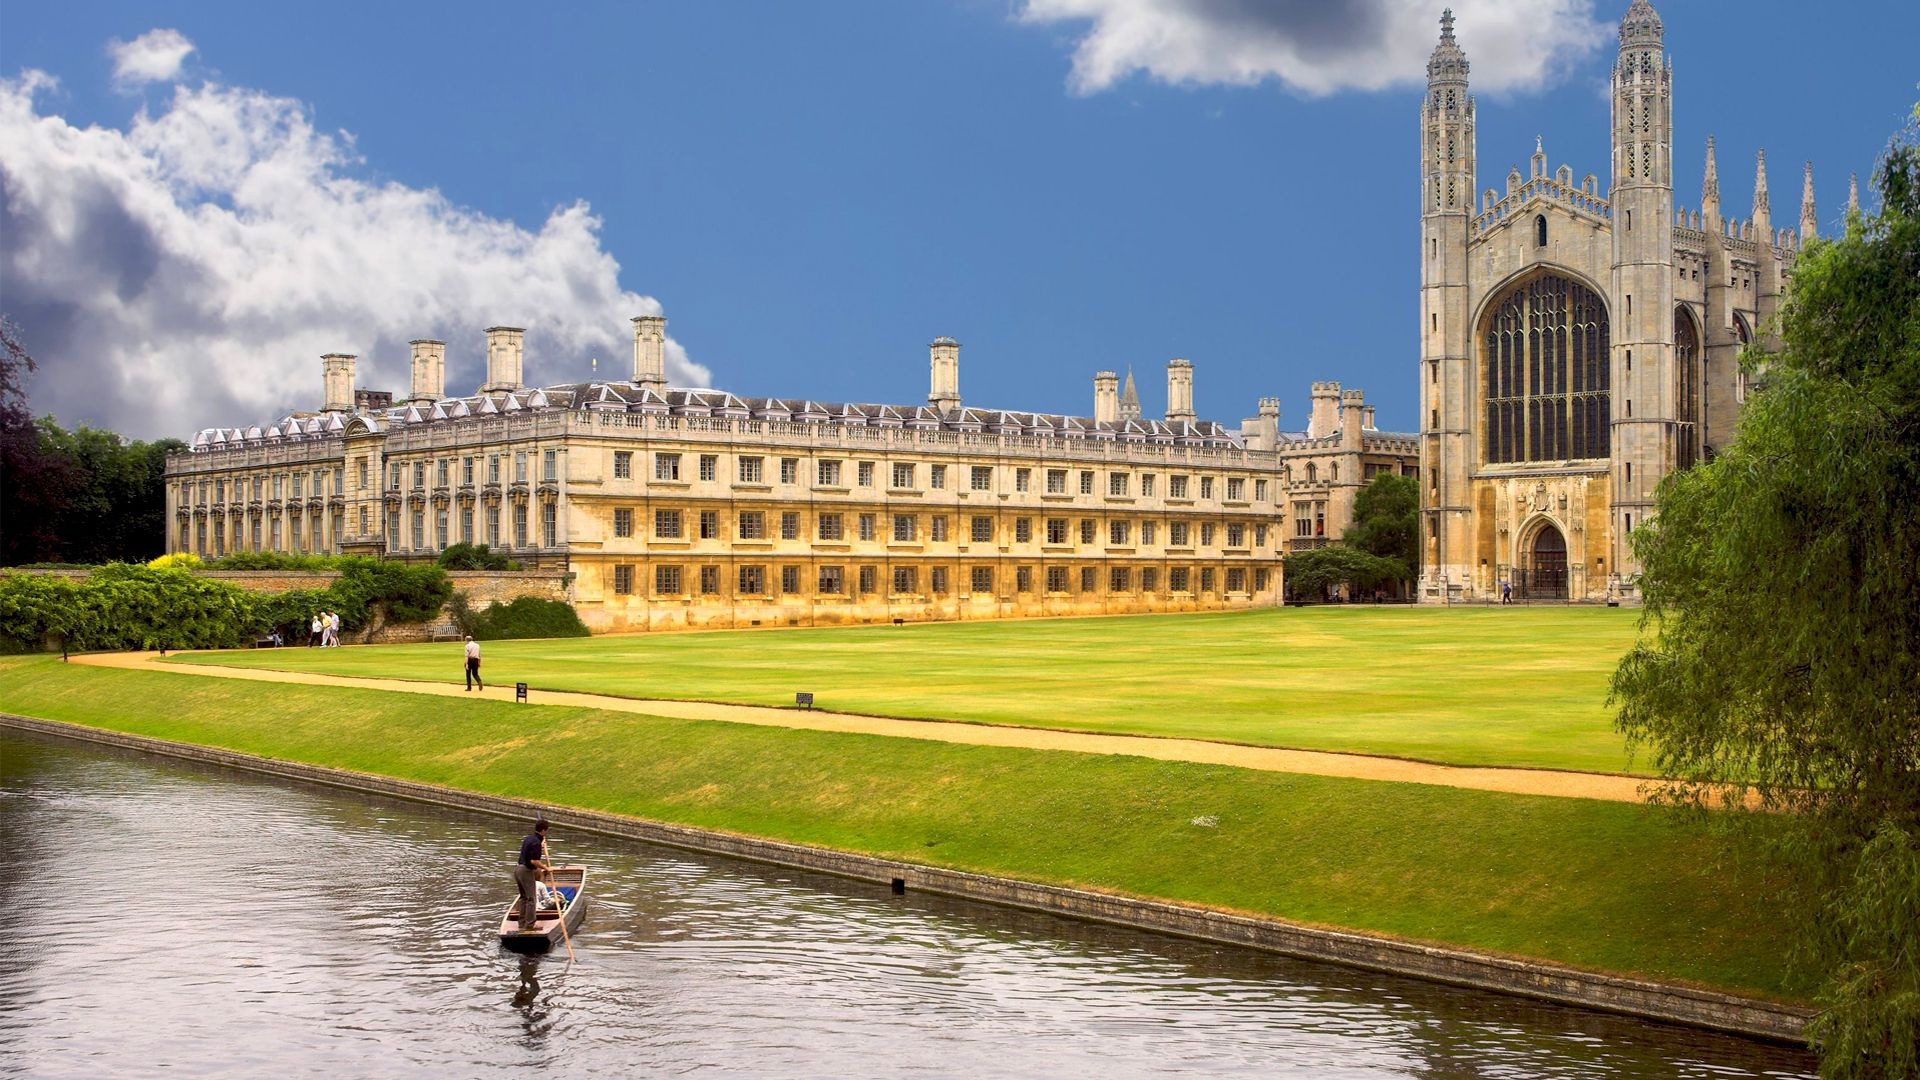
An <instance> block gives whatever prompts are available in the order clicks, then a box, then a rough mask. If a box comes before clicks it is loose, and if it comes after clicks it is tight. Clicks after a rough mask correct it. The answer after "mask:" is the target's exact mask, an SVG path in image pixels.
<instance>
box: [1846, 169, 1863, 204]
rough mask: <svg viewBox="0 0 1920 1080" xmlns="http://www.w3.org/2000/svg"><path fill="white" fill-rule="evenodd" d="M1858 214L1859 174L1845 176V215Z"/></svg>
mask: <svg viewBox="0 0 1920 1080" xmlns="http://www.w3.org/2000/svg"><path fill="white" fill-rule="evenodd" d="M1859 212H1860V174H1859V173H1848V174H1847V213H1849V214H1857V213H1859Z"/></svg>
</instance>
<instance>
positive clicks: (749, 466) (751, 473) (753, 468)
mask: <svg viewBox="0 0 1920 1080" xmlns="http://www.w3.org/2000/svg"><path fill="white" fill-rule="evenodd" d="M762 460H763V459H761V458H757V457H743V458H741V459H740V482H741V483H743V484H758V483H760V477H761V469H760V466H761V462H762Z"/></svg>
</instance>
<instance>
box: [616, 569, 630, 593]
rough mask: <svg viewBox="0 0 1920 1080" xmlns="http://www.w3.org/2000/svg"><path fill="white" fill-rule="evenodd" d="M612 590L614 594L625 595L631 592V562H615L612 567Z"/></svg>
mask: <svg viewBox="0 0 1920 1080" xmlns="http://www.w3.org/2000/svg"><path fill="white" fill-rule="evenodd" d="M613 591H614V594H615V595H618V596H627V595H629V594H631V593H632V592H633V564H632V563H616V564H614V567H613Z"/></svg>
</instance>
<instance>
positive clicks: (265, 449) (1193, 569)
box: [167, 316, 1418, 631]
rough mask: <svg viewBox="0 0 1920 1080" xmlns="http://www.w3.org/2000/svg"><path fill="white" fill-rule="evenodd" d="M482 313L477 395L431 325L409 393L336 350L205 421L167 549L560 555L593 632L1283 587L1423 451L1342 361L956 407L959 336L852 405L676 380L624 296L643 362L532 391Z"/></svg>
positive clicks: (1129, 604)
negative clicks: (1293, 424) (1283, 404)
mask: <svg viewBox="0 0 1920 1080" xmlns="http://www.w3.org/2000/svg"><path fill="white" fill-rule="evenodd" d="M486 333H487V345H486V350H487V351H486V362H487V380H486V383H485V384H484V385H482V386H481V387H480V388H479V390H478V392H477V393H475V394H472V395H469V396H465V397H451V398H450V397H448V396H446V394H445V392H444V382H445V368H446V346H445V345H444V343H442V342H439V341H425V340H422V341H416V342H414V343H413V354H412V373H413V386H412V392H411V394H410V395H409V396H408V397H407V398H406V399H405V400H403V401H399V402H395V401H394V400H393V398H392V396H391V395H389V394H382V393H375V392H372V391H367V390H358V391H356V390H355V388H354V364H355V358H354V357H353V356H349V355H345V354H330V355H328V356H325V357H323V358H322V360H321V364H322V381H323V385H324V392H325V396H324V401H323V404H322V407H321V408H320V409H319V410H318V411H314V412H299V413H295V414H293V415H290V416H287V417H285V418H283V419H281V420H280V421H279V422H278V423H275V424H273V425H271V426H269V427H266V428H264V429H263V428H260V427H251V428H247V429H245V430H241V429H209V430H206V431H202V432H200V433H199V434H198V435H197V436H195V438H194V440H193V443H192V447H191V449H190V450H189V451H187V452H184V453H180V454H176V455H174V456H172V457H171V458H169V460H168V463H167V480H168V484H167V499H168V506H167V512H168V519H169V521H170V522H171V523H172V525H171V528H170V531H169V536H168V549H169V550H170V551H186V552H193V553H195V554H199V555H201V556H204V557H215V556H219V555H222V554H225V553H227V552H233V551H279V552H321V553H329V552H339V553H363V554H371V555H380V556H385V557H390V558H421V559H425V558H432V557H434V556H435V555H436V554H437V553H438V552H439V551H441V550H443V549H445V548H446V547H447V546H449V545H450V544H453V543H457V542H470V543H484V544H488V545H490V546H492V547H493V548H495V549H497V550H501V551H504V552H506V553H508V554H510V555H512V556H513V557H515V558H517V559H519V560H521V561H522V562H523V563H525V564H527V565H529V566H539V567H553V568H564V569H565V570H567V571H569V572H570V573H571V574H572V575H573V595H574V601H575V607H576V608H577V609H578V610H579V612H580V615H581V618H582V619H583V620H584V621H586V623H587V624H588V625H589V626H590V627H592V628H593V629H595V630H596V631H620V630H647V629H672V628H680V627H689V626H759V625H765V626H775V625H828V624H834V623H852V622H879V621H886V620H893V619H901V620H909V621H919V620H929V619H979V618H1005V617H1011V616H1030V615H1076V614H1097V613H1119V612H1142V611H1190V610H1211V609H1220V608H1233V607H1246V606H1255V605H1270V604H1276V603H1278V602H1279V601H1280V598H1281V580H1280V560H1281V558H1282V556H1284V555H1285V554H1286V553H1287V552H1288V551H1292V550H1300V549H1304V548H1311V547H1319V546H1322V545H1325V544H1326V543H1328V542H1329V541H1330V539H1333V538H1337V537H1338V536H1339V535H1340V533H1341V532H1342V531H1343V530H1344V528H1345V527H1346V525H1347V523H1348V521H1349V519H1350V517H1351V514H1352V507H1353V500H1354V496H1355V494H1356V493H1357V491H1358V490H1359V488H1360V486H1361V485H1363V484H1364V483H1366V482H1367V481H1368V480H1370V479H1371V478H1372V477H1373V476H1374V475H1375V474H1376V473H1377V472H1379V471H1382V470H1386V471H1391V472H1397V473H1406V474H1412V473H1414V472H1415V471H1416V465H1415V462H1416V459H1417V456H1418V445H1417V442H1416V440H1415V437H1414V436H1413V435H1411V434H1393V433H1388V432H1382V431H1378V430H1375V429H1374V426H1373V423H1372V413H1373V410H1372V407H1371V406H1369V405H1367V404H1366V402H1365V400H1364V398H1363V397H1362V395H1361V393H1360V392H1359V391H1357V390H1345V391H1343V390H1342V389H1341V388H1340V386H1339V384H1338V383H1316V384H1315V385H1314V387H1313V391H1312V412H1311V416H1310V420H1309V423H1308V426H1307V429H1306V430H1305V431H1297V432H1286V431H1282V430H1281V428H1280V406H1279V401H1278V399H1274V398H1266V399H1262V400H1261V401H1260V403H1259V415H1258V416H1256V417H1254V418H1252V419H1249V420H1247V421H1245V422H1244V423H1243V424H1242V425H1241V426H1240V427H1239V428H1238V429H1229V428H1227V427H1224V426H1222V425H1220V424H1218V423H1214V422H1212V421H1207V420H1200V419H1198V418H1196V417H1195V415H1194V412H1193V366H1192V365H1191V364H1189V363H1188V362H1187V361H1185V360H1175V361H1173V362H1172V363H1170V364H1169V365H1168V366H1167V401H1168V405H1167V411H1166V415H1165V419H1163V420H1148V419H1143V418H1142V417H1141V416H1140V406H1139V397H1138V394H1137V392H1136V391H1135V388H1134V385H1133V379H1132V376H1131V375H1129V376H1128V377H1127V380H1126V385H1125V389H1124V390H1122V388H1121V385H1120V379H1119V378H1118V376H1116V375H1115V374H1114V373H1112V372H1100V373H1099V374H1097V375H1096V376H1095V377H1094V412H1093V415H1092V416H1091V417H1076V416H1057V415H1047V414H1040V413H1025V412H1004V411H998V410H987V409H978V408H972V407H968V406H964V405H962V403H961V400H960V393H959V385H960V370H959V365H960V346H959V343H958V342H955V341H954V340H953V339H951V338H938V339H936V340H935V341H934V342H933V344H932V346H931V348H930V363H931V371H932V378H931V382H932V392H931V393H930V394H929V395H928V397H927V403H926V404H925V405H855V404H847V405H843V404H823V403H820V402H815V401H803V400H794V399H780V398H743V397H738V396H735V395H734V394H731V393H727V392H724V391H719V390H704V389H679V388H670V387H669V386H668V385H667V380H666V375H665V344H666V320H665V319H664V318H661V317H659V316H641V317H639V318H636V319H634V320H633V358H634V359H633V378H632V379H631V380H627V381H608V382H599V381H595V382H584V383H567V384H562V385H556V386H546V387H540V388H530V387H528V386H526V385H524V384H523V383H522V380H521V364H522V356H523V346H524V339H525V332H524V331H523V330H520V329H517V328H512V327H494V328H492V329H490V330H488V331H487V332H486Z"/></svg>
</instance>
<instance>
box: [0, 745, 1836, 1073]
mask: <svg viewBox="0 0 1920 1080" xmlns="http://www.w3.org/2000/svg"><path fill="white" fill-rule="evenodd" d="M0 727H7V728H13V729H16V730H21V731H29V732H34V733H37V734H41V735H48V736H53V737H55V738H64V739H71V740H74V741H78V742H87V743H94V744H98V745H104V746H111V747H117V748H120V749H124V750H134V751H139V752H144V753H150V754H158V755H162V756H166V757H173V758H180V759H184V760H188V761H196V762H201V763H206V764H213V765H219V766H223V767H226V768H232V769H240V770H244V771H248V772H255V773H263V774H266V775H270V776H276V777H280V778H284V779H290V780H295V781H300V782H304V783H312V784H320V785H323V786H327V787H336V788H346V789H350V790H355V791H361V792H368V793H372V794H377V795H386V796H390V797H394V798H401V799H407V800H409V801H413V802H421V803H429V804H433V805H438V806H444V807H449V808H452V809H456V810H462V811H468V812H478V813H485V814H496V815H503V816H509V817H517V818H525V817H527V816H529V815H531V814H533V813H535V812H536V811H543V812H545V813H546V814H547V816H548V817H550V818H551V819H553V821H554V822H555V823H556V824H558V825H561V826H563V827H568V828H577V829H584V830H587V831H591V832H596V833H601V834H605V835H609V836H617V837H622V838H625V839H631V840H639V841H642V842H644V843H649V844H657V845H661V846H665V847H672V848H679V849H683V850H688V851H697V852H701V853H704V854H712V855H723V856H730V857H733V858H739V859H747V860H750V861H753V862H759V863H766V864H771V865H775V866H782V867H787V868H790V869H795V870H808V871H813V872H816V873H826V874H832V875H834V876H837V877H843V878H850V879H853V880H857V881H866V882H875V883H879V884H881V885H888V884H891V883H892V882H895V881H902V882H904V883H905V886H906V888H909V889H916V890H920V891H924V892H931V893H938V894H942V895H946V896H954V897H960V898H963V899H968V900H976V901H982V902H985V903H990V904H998V905H1001V906H1005V907H1014V908H1023V909H1026V910H1029V911H1043V912H1048V913H1050V914H1055V915H1064V916H1067V917H1070V918H1077V919H1083V920H1087V921H1090V922H1098V923H1108V924H1113V925H1118V926H1126V927H1131V928H1134V929H1139V930H1147V931H1151V932H1155V933H1163V934H1172V935H1174V936H1178V937H1187V938H1195V939H1199V940H1203V941H1211V942H1217V943H1222V944H1228V945H1239V946H1244V947H1249V948H1255V949H1260V950H1263V951H1266V952H1273V953H1279V954H1281V955H1285V956H1292V957H1297V958H1301V959H1307V960H1316V961H1321V962H1326V963H1333V964H1339V965H1342V966H1345V967H1354V968H1362V969H1366V970H1371V971H1383V972H1388V973H1391V974H1395V975H1402V976H1407V977H1411V978H1416V979H1422V980H1426V981H1428V982H1438V983H1446V984H1450V985H1455V986H1466V987H1472V988H1474V989H1479V990H1488V991H1493V992H1496V993H1505V994H1514V995H1518V996H1521V997H1528V998H1535V999H1539V1000H1544V1001H1551V1002H1555V1003H1558V1004H1562V1005H1573V1006H1577V1007H1581V1008H1588V1009H1595V1010H1599V1011H1602V1012H1612V1013H1621V1014H1625V1015H1628V1016H1636V1017H1641V1018H1644V1019H1651V1020H1660V1021H1665V1022H1668V1023H1676V1024H1684V1025H1687V1026H1690V1027H1699V1028H1707V1029H1710V1030H1715V1031H1724V1032H1730V1033H1733V1034H1737V1035H1746V1036H1750V1037H1755V1038H1761V1039H1768V1040H1772V1041H1776V1042H1785V1043H1791V1044H1796V1045H1802V1046H1804V1045H1806V1023H1807V1021H1808V1020H1809V1019H1811V1018H1812V1016H1813V1015H1814V1014H1813V1011H1812V1010H1810V1009H1806V1008H1802V1007H1797V1006H1792V1005H1782V1004H1778V1003H1775V1002H1770V1001H1763V1000H1759V999H1756V998H1746V997H1740V996H1738V995H1735V994H1727V993H1722V992H1719V991H1713V990H1703V989H1699V988H1695V987H1690V986H1682V985H1678V984H1674V983H1663V982H1657V981H1652V980H1646V979H1636V978H1630V977H1627V976H1622V975H1608V974H1602V973H1598V972H1590V971H1582V970H1580V969H1577V968H1570V967H1563V966H1560V965H1556V964H1548V963H1541V962H1538V961H1528V960H1521V959H1517V958H1514V957H1507V956H1500V955H1496V954H1492V953H1482V952H1475V951H1473V950H1469V949H1458V948H1451V947H1444V946H1438V945H1427V944H1421V943H1417V942H1411V941H1402V940H1398V939H1395V938H1389V937H1376V936H1372V935H1368V934H1363V933H1359V932H1355V931H1344V930H1332V929H1326V928H1322V927H1316V926H1307V925H1303V924H1299V923H1294V922H1289V921H1287V920H1284V919H1279V918H1273V917H1259V916H1250V915H1236V914H1228V913H1226V912H1219V911H1213V910H1210V909H1207V908H1203V907H1197V906H1192V905H1187V904H1180V903H1175V902H1171V901H1165V900H1148V899H1143V898H1139V897H1131V896H1119V895H1112V894H1108V893H1101V892H1095V891H1092V890H1088V889H1075V888H1069V887H1065V886H1059V885H1045V884H1040V883H1038V882H1030V881H1022V880H1020V879H1017V878H1004V877H995V876H992V875H986V874H975V873H968V872H965V871H959V870H948V869H944V868H941V867H933V866H925V865H921V864H918V863H910V862H901V861H898V860H893V859H883V858H879V857H877V856H872V855H861V854H856V853H853V852H845V851H839V850H835V849H832V848H824V847H814V846H810V845H805V844H794V843H789V842H786V841H781V840H769V839H763V838H760V837H754V836H746V835H741V834H736V833H729V832H721V831H718V830H712V829H701V828H695V827H691V826H685V825H673V824H669V823H666V822H658V821H651V820H648V819H645V818H636V817H628V816H625V815H620V814H610V813H606V812H602V811H595V810H582V809H578V808H574V807H559V806H555V805H551V804H546V803H536V802H533V801H531V800H525V799H515V798H509V797H505V796H499V795H483V794H479V793H476V792H470V791H464V790H461V789H458V788H450V787H443V786H440V785H437V784H426V783H421V782H418V781H413V780H400V779H396V778H394V777H388V776H381V775H378V774H373V773H361V772H355V771H352V770H348V769H336V768H330V767H326V766H320V765H308V764H305V763H301V762H293V761H282V760H279V759H276V758H269V757H264V756H261V755H256V754H248V753H242V752H239V751H234V750H224V749H220V748H217V747H209V746H201V745H199V744H196V743H187V742H178V741H175V740H171V739H159V738H154V737H152V736H147V735H133V734H128V733H125V732H119V731H112V730H109V729H105V728H95V727H88V726H86V725H82V724H71V723H66V722H63V721H55V720H42V719H39V718H36V717H28V716H20V715H17V714H13V713H6V712H0Z"/></svg>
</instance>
